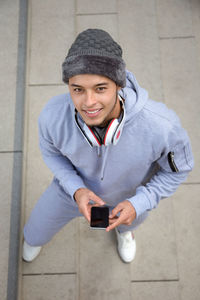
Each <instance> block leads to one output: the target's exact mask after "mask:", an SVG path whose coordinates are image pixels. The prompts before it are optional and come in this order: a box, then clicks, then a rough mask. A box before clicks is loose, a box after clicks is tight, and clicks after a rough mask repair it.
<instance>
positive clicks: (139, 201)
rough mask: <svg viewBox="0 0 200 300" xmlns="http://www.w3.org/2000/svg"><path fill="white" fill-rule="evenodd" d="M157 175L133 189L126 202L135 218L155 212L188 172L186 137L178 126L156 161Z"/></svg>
mask: <svg viewBox="0 0 200 300" xmlns="http://www.w3.org/2000/svg"><path fill="white" fill-rule="evenodd" d="M156 162H157V163H158V165H159V171H158V172H157V173H156V174H155V175H154V176H153V177H152V178H151V179H150V181H149V182H148V183H147V184H146V185H144V186H139V187H138V188H137V189H136V194H135V196H133V197H131V198H129V199H128V200H129V201H130V202H131V204H132V205H133V206H134V208H135V210H136V214H137V216H139V215H141V214H142V213H144V212H145V211H149V210H152V209H153V208H156V207H157V205H158V203H159V201H160V200H161V199H163V198H167V197H170V196H171V195H172V194H173V193H174V192H175V191H176V189H177V188H178V186H179V185H180V184H181V183H182V182H184V181H185V180H186V178H187V176H188V173H189V172H190V171H191V170H192V168H193V165H194V161H193V155H192V150H191V145H190V141H189V137H188V135H187V133H186V131H185V130H184V129H183V128H181V126H175V127H174V128H173V129H172V130H171V132H170V133H169V135H168V138H167V141H166V142H165V147H164V149H163V151H162V154H161V156H160V157H159V159H158V160H157V161H156Z"/></svg>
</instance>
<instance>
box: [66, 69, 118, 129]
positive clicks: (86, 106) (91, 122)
mask: <svg viewBox="0 0 200 300" xmlns="http://www.w3.org/2000/svg"><path fill="white" fill-rule="evenodd" d="M119 89H120V87H118V86H116V83H115V82H114V81H112V80H111V79H109V78H107V77H104V76H101V75H93V74H80V75H76V76H73V77H71V78H70V79H69V91H70V95H71V98H72V101H73V103H74V106H75V108H76V109H77V111H78V112H79V114H80V115H81V117H82V119H83V120H84V122H85V123H86V124H87V125H88V126H102V127H104V126H106V125H107V123H108V122H109V120H111V119H113V118H118V117H119V115H120V111H121V106H120V101H119V98H118V96H117V92H118V90H119Z"/></svg>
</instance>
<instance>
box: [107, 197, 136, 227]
mask: <svg viewBox="0 0 200 300" xmlns="http://www.w3.org/2000/svg"><path fill="white" fill-rule="evenodd" d="M118 213H120V216H119V217H117V214H118ZM135 218H136V211H135V208H134V207H133V205H132V204H131V203H130V202H129V201H128V200H125V201H123V202H120V203H119V204H118V205H117V206H116V207H115V208H114V209H113V210H112V212H111V214H110V216H109V224H110V225H109V226H108V227H107V228H106V231H107V232H108V231H110V230H112V229H114V228H115V227H117V226H119V225H121V224H123V225H131V224H132V222H133V220H134V219H135Z"/></svg>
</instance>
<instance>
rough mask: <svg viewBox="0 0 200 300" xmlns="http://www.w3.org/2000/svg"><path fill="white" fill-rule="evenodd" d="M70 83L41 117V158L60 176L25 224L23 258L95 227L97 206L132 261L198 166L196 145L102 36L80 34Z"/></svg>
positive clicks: (66, 70)
mask: <svg viewBox="0 0 200 300" xmlns="http://www.w3.org/2000/svg"><path fill="white" fill-rule="evenodd" d="M63 81H64V82H65V83H67V84H68V85H69V91H70V93H69V94H64V95H59V96H57V97H54V98H53V99H51V100H50V101H49V102H48V103H47V105H46V106H45V108H44V109H43V111H42V112H41V114H40V117H39V137H40V148H41V152H42V155H43V159H44V161H45V163H46V164H47V166H48V167H49V168H50V169H51V170H52V172H53V174H54V176H55V177H54V180H53V182H52V183H51V185H50V186H49V187H48V188H47V190H46V191H45V192H44V194H43V195H42V196H41V198H40V199H39V201H38V203H37V204H36V206H35V208H34V210H33V211H32V213H31V216H30V218H29V220H28V222H27V224H26V225H25V228H24V238H25V241H24V247H23V258H24V260H26V261H32V260H33V259H34V258H35V257H36V256H37V255H38V254H39V252H40V250H41V246H42V245H44V244H45V243H47V242H48V241H50V240H51V239H52V237H53V236H54V235H55V234H56V233H57V232H58V231H59V230H60V229H61V228H62V227H63V226H64V225H66V224H67V223H68V222H69V221H70V220H72V219H73V218H75V217H78V216H84V217H85V218H86V219H87V220H88V221H90V216H91V206H92V205H97V206H101V205H104V204H106V205H107V206H109V208H110V216H109V226H108V227H107V229H106V231H110V230H112V229H114V228H115V230H116V234H117V240H118V252H119V255H120V257H121V258H122V260H123V261H124V262H131V261H132V260H133V259H134V256H135V252H136V243H135V239H134V236H133V234H132V231H133V230H134V229H135V228H136V227H137V226H138V225H140V224H141V223H142V222H143V221H144V220H145V219H146V217H147V215H148V211H150V210H152V209H153V208H155V207H156V206H157V205H158V203H159V201H160V199H162V198H166V197H169V196H171V195H172V194H173V193H174V192H175V190H176V189H177V187H178V186H179V185H180V184H181V183H182V182H183V181H185V180H186V178H187V175H188V172H189V171H191V169H192V167H193V157H192V152H191V147H190V142H189V138H188V136H187V133H186V132H185V130H184V129H183V128H182V127H181V124H180V121H179V119H178V117H177V116H176V114H175V113H174V112H173V111H171V110H169V109H168V108H167V107H166V106H165V105H164V104H161V103H157V102H154V101H152V100H150V99H148V94H147V92H146V91H145V90H144V89H142V88H141V87H140V86H139V85H138V83H137V81H136V79H135V77H134V76H133V74H131V73H130V72H128V71H126V70H125V63H124V61H123V59H122V49H121V47H120V46H119V45H118V44H117V43H116V42H115V41H114V40H113V39H112V37H111V36H110V35H109V34H108V33H107V32H105V31H103V30H98V29H88V30H86V31H84V32H82V33H80V34H79V35H78V37H77V38H76V40H75V42H74V43H73V44H72V46H71V48H70V50H69V52H68V55H67V57H66V58H65V61H64V63H63ZM91 202H92V203H91Z"/></svg>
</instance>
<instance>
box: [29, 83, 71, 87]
mask: <svg viewBox="0 0 200 300" xmlns="http://www.w3.org/2000/svg"><path fill="white" fill-rule="evenodd" d="M28 86H29V87H39V86H65V84H64V83H39V84H38V83H31V84H29V85H28Z"/></svg>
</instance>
